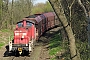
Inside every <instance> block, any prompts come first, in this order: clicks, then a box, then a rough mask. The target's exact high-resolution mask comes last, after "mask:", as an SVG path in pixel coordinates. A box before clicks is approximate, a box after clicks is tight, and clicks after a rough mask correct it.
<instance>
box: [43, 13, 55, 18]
mask: <svg viewBox="0 0 90 60" xmlns="http://www.w3.org/2000/svg"><path fill="white" fill-rule="evenodd" d="M43 15H44V16H46V17H50V16H55V15H54V13H53V12H49V13H44V14H43Z"/></svg>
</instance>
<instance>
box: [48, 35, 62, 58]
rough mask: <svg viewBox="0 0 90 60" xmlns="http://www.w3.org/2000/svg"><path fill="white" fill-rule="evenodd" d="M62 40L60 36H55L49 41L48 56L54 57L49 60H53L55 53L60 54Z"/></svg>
mask: <svg viewBox="0 0 90 60" xmlns="http://www.w3.org/2000/svg"><path fill="white" fill-rule="evenodd" d="M61 40H62V38H61V35H59V34H56V35H54V36H53V37H52V39H51V40H50V43H49V54H50V56H54V57H53V58H51V60H55V55H56V54H57V52H60V51H61V49H62V47H61V44H62V41H61Z"/></svg>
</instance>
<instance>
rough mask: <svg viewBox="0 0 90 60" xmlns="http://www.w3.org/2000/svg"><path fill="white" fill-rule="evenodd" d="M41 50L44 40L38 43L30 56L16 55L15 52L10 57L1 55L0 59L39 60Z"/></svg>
mask: <svg viewBox="0 0 90 60" xmlns="http://www.w3.org/2000/svg"><path fill="white" fill-rule="evenodd" d="M41 50H42V42H40V43H37V45H36V46H35V48H34V50H33V52H32V53H31V55H30V57H29V56H14V55H13V54H11V55H10V56H8V57H3V56H2V57H1V56H0V60H39V57H40V53H41ZM1 54H2V55H3V54H4V53H1Z"/></svg>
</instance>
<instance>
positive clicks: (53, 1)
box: [49, 0, 80, 60]
mask: <svg viewBox="0 0 90 60" xmlns="http://www.w3.org/2000/svg"><path fill="white" fill-rule="evenodd" d="M49 2H50V4H51V6H52V7H53V9H54V11H55V13H56V14H57V15H58V18H60V19H59V20H60V21H61V23H62V24H63V27H64V28H65V31H66V33H67V36H68V39H69V43H70V54H71V59H72V60H80V58H78V57H77V52H76V45H75V37H74V35H73V31H72V28H71V26H69V24H68V21H67V18H66V16H65V14H64V10H63V8H62V5H61V2H60V1H58V0H49Z"/></svg>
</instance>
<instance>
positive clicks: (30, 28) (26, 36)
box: [9, 20, 35, 54]
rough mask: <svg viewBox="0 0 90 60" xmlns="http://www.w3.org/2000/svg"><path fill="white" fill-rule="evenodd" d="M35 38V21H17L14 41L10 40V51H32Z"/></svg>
mask: <svg viewBox="0 0 90 60" xmlns="http://www.w3.org/2000/svg"><path fill="white" fill-rule="evenodd" d="M34 40H35V27H34V22H33V21H30V20H23V21H20V22H18V23H17V25H16V29H15V30H14V41H13V42H12V41H10V42H9V51H18V52H19V54H21V53H22V51H24V50H25V51H32V46H33V42H34Z"/></svg>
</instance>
